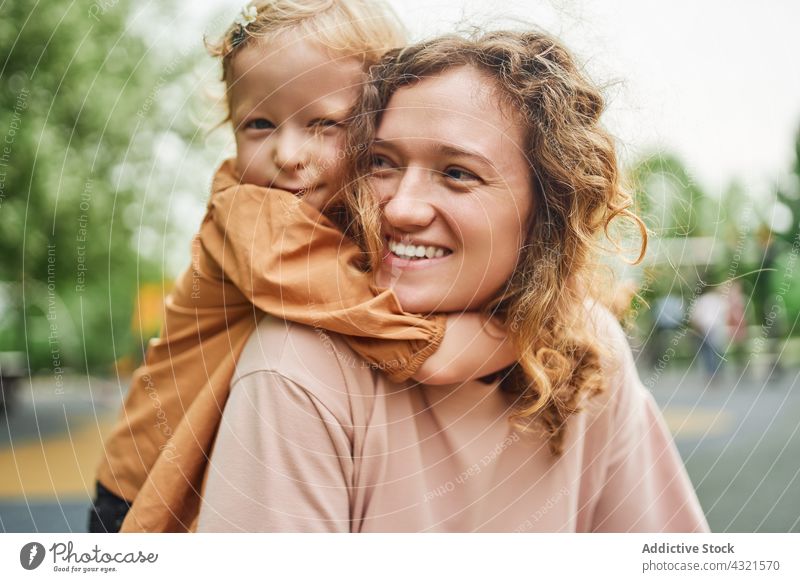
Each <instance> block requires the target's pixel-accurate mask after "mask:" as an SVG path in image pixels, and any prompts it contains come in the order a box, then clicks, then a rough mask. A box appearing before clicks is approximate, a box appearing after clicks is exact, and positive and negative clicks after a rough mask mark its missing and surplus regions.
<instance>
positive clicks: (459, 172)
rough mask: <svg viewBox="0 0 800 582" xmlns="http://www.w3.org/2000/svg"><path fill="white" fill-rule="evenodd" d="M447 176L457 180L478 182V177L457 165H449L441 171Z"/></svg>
mask: <svg viewBox="0 0 800 582" xmlns="http://www.w3.org/2000/svg"><path fill="white" fill-rule="evenodd" d="M442 173H443V174H444V175H445V176H447V177H448V178H450V179H452V180H455V181H457V182H479V181H480V178H479V177H478V176H476V175H475V174H473V173H472V172H469V171H467V170H465V169H464V168H459V167H458V166H451V167H449V168H447V169H446V170H445V171H444V172H442Z"/></svg>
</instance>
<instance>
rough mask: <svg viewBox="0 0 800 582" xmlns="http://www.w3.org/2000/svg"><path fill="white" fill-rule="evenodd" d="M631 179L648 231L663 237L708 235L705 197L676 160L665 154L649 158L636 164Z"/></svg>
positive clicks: (682, 165)
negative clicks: (705, 225)
mask: <svg viewBox="0 0 800 582" xmlns="http://www.w3.org/2000/svg"><path fill="white" fill-rule="evenodd" d="M631 175H632V178H633V181H634V185H635V187H636V195H637V200H640V201H641V212H642V215H643V217H644V219H645V222H646V224H647V226H648V228H650V229H652V230H653V231H654V232H656V233H658V234H659V235H660V236H662V237H683V236H701V235H702V234H705V233H704V232H702V230H703V226H704V224H705V221H704V220H702V218H703V217H704V215H705V214H707V213H708V208H707V205H706V199H705V196H704V195H703V192H702V190H701V189H700V187H699V186H698V184H697V183H696V182H695V180H694V179H693V178H692V176H691V175H690V173H689V171H688V170H687V169H686V167H685V166H684V164H683V163H682V162H681V161H680V160H679V159H678V158H677V157H675V156H673V155H671V154H665V153H656V154H653V155H650V156H647V157H645V158H643V159H642V160H640V161H639V162H638V163H636V164H634V166H633V168H632V169H631Z"/></svg>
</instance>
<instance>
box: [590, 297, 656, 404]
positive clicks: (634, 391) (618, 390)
mask: <svg viewBox="0 0 800 582" xmlns="http://www.w3.org/2000/svg"><path fill="white" fill-rule="evenodd" d="M584 307H585V309H586V316H587V319H586V320H587V323H588V325H589V328H590V330H591V332H592V333H593V335H594V336H595V340H596V341H597V342H598V345H599V347H600V350H601V356H600V360H601V366H602V370H603V376H604V380H605V390H604V391H603V393H602V394H601V395H600V397H599V398H597V399H596V406H597V407H598V408H601V409H603V411H604V413H606V414H610V415H611V416H616V417H619V416H620V415H621V414H624V413H623V410H624V409H626V408H631V407H633V408H636V407H637V405H638V404H640V403H641V402H642V401H643V400H644V398H645V397H646V394H647V391H646V389H645V387H644V385H643V384H642V381H641V379H640V378H639V372H638V370H637V368H636V360H635V358H634V354H633V351H632V349H631V344H630V341H629V339H628V335H627V333H626V332H625V329H624V328H623V327H622V325H621V324H620V322H619V320H618V319H617V317H616V316H615V315H614V314H613V313H612V312H611V310H610V309H609V308H608V307H607V306H605V305H604V304H602V303H600V302H599V301H597V300H594V299H587V300H585V301H584ZM637 403H638V404H637Z"/></svg>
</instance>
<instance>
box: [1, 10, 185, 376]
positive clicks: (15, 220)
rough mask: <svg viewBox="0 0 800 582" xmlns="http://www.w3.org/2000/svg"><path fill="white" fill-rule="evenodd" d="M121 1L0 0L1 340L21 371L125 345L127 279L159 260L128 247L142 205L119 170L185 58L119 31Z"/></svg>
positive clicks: (114, 351) (147, 153)
mask: <svg viewBox="0 0 800 582" xmlns="http://www.w3.org/2000/svg"><path fill="white" fill-rule="evenodd" d="M132 6H133V4H132V3H131V2H129V1H128V0H107V1H105V0H103V1H100V0H98V1H96V2H91V1H89V0H76V1H74V2H69V3H63V2H37V3H30V2H23V1H21V0H16V1H15V0H12V1H11V2H5V3H3V4H2V6H0V46H2V47H3V59H2V62H4V65H3V66H2V69H0V80H1V82H0V164H2V165H0V172H2V175H0V216H1V217H2V224H3V228H2V229H0V256H2V257H3V260H2V262H0V284H2V285H1V286H0V293H1V294H2V295H3V297H0V309H2V312H1V313H0V350H9V349H14V350H19V351H27V352H28V356H29V363H30V366H31V368H32V369H33V370H36V369H40V368H51V369H52V368H54V367H57V363H60V365H61V366H64V367H66V366H71V367H73V368H77V369H83V368H84V367H86V366H88V367H89V368H90V369H98V368H100V369H103V368H107V366H108V365H109V364H110V363H111V362H113V361H114V360H116V359H118V358H119V357H120V356H122V355H124V354H126V353H128V352H129V351H130V350H131V349H132V347H133V346H134V345H135V344H134V342H133V340H132V338H131V337H130V335H131V332H130V318H131V310H132V307H133V302H134V298H135V296H136V291H137V288H138V286H139V284H140V283H141V282H142V281H145V280H159V279H160V276H161V273H160V268H159V267H158V265H157V264H156V263H154V262H153V261H151V260H148V259H143V258H140V257H139V256H138V253H137V252H136V248H135V241H134V235H135V230H136V227H137V225H135V224H131V221H125V220H123V215H124V212H125V209H126V208H128V207H129V206H131V205H132V204H138V203H140V198H141V196H142V193H141V191H140V189H139V188H137V185H136V183H135V182H132V181H123V180H121V179H120V177H121V176H122V175H123V173H124V170H123V168H124V167H127V166H129V165H134V166H135V165H136V164H137V163H143V162H146V161H147V159H148V158H149V157H152V155H153V153H152V151H151V150H150V149H148V148H142V147H138V148H137V147H131V144H132V142H133V140H134V138H135V136H136V135H138V134H139V133H140V132H142V131H143V130H144V128H146V127H149V126H152V125H153V124H157V120H154V119H153V115H154V113H153V110H152V109H151V108H150V107H148V105H147V104H148V103H150V102H152V99H153V95H154V91H155V90H156V87H158V86H160V85H163V84H164V83H165V82H169V81H170V79H171V78H173V77H174V76H177V75H179V74H180V73H182V72H183V71H184V70H185V67H182V66H175V63H174V62H173V63H172V65H171V67H170V69H169V71H168V72H165V67H164V64H163V62H164V60H165V59H168V58H170V59H172V60H173V61H174V57H172V56H170V57H168V56H167V55H162V54H159V53H158V52H157V51H152V50H148V48H149V47H148V44H147V42H146V40H145V39H144V38H143V37H141V36H137V35H135V34H132V33H131V32H130V31H129V30H128V28H127V23H128V22H129V15H128V11H129V9H130V8H131V7H132Z"/></svg>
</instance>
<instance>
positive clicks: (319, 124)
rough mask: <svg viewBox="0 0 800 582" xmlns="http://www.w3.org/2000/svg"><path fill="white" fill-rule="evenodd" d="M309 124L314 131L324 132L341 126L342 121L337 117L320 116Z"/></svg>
mask: <svg viewBox="0 0 800 582" xmlns="http://www.w3.org/2000/svg"><path fill="white" fill-rule="evenodd" d="M309 126H310V127H311V128H312V129H314V131H319V132H324V131H328V130H331V129H336V128H338V127H341V126H342V123H341V122H339V121H336V120H335V119H325V118H319V119H314V120H312V121H311V123H309Z"/></svg>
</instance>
